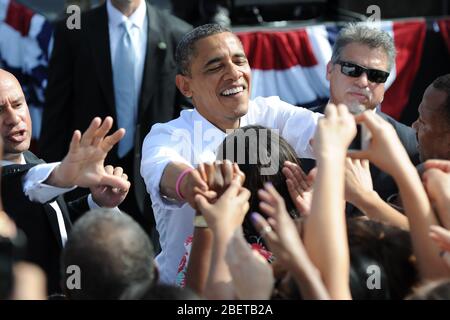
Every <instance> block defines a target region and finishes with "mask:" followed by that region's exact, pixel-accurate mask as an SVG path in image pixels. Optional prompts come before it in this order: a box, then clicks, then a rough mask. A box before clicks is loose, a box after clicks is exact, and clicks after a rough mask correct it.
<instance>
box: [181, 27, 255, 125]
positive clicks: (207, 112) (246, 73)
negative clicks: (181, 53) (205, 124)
mask: <svg viewBox="0 0 450 320" xmlns="http://www.w3.org/2000/svg"><path fill="white" fill-rule="evenodd" d="M250 81H251V71H250V66H249V64H248V61H247V57H246V56H245V53H244V49H243V48H242V45H241V42H240V41H239V39H238V38H237V37H236V36H235V35H234V34H232V33H230V32H223V33H218V34H215V35H212V36H208V37H206V38H203V39H200V40H198V41H197V42H196V44H195V54H194V56H193V57H192V59H191V64H190V75H180V74H179V75H177V78H176V82H177V87H178V89H180V91H181V92H182V93H183V94H184V95H185V96H187V97H192V101H193V104H194V106H195V108H196V109H197V110H198V112H199V113H200V114H201V115H202V116H203V117H205V118H206V119H207V120H208V121H209V122H211V123H212V124H214V125H215V126H216V127H218V128H219V129H221V130H223V131H225V130H226V129H233V128H237V127H239V119H240V118H241V117H242V116H243V115H245V114H246V113H247V110H248V103H249V97H250Z"/></svg>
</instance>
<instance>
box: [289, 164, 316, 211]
mask: <svg viewBox="0 0 450 320" xmlns="http://www.w3.org/2000/svg"><path fill="white" fill-rule="evenodd" d="M282 172H283V174H284V176H285V177H286V185H287V187H288V191H289V195H290V196H291V199H292V202H293V203H294V205H295V207H296V208H297V211H298V212H299V213H300V215H308V214H309V212H310V209H311V200H312V194H313V189H312V183H313V181H314V176H315V173H316V172H317V170H315V169H313V170H311V172H310V173H309V174H308V176H307V175H306V174H305V173H304V172H303V170H302V169H301V168H300V166H299V165H298V164H295V163H292V162H290V161H286V162H285V163H284V167H283V169H282Z"/></svg>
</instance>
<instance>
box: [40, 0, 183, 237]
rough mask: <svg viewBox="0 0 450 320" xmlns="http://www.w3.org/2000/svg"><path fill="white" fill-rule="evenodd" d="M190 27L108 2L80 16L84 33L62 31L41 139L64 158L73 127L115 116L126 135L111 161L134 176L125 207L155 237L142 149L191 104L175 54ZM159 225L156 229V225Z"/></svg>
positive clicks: (49, 156) (140, 4)
mask: <svg viewBox="0 0 450 320" xmlns="http://www.w3.org/2000/svg"><path fill="white" fill-rule="evenodd" d="M190 29H191V26H190V25H188V24H187V23H185V22H183V21H182V20H180V19H178V18H176V17H174V16H172V15H170V14H168V13H166V12H163V11H159V10H158V9H156V8H154V7H153V6H151V5H149V4H148V3H147V2H146V1H145V0H126V1H125V0H107V1H106V3H104V4H103V5H101V6H100V7H98V8H95V9H92V10H89V11H87V12H85V13H83V14H82V16H81V28H80V29H79V30H77V29H73V30H69V29H68V28H67V27H66V22H65V21H63V22H62V23H60V24H59V25H57V27H56V29H55V33H54V49H53V53H52V57H51V60H50V66H49V77H48V86H47V92H46V103H45V108H44V114H43V121H42V132H41V136H40V141H39V150H40V155H41V156H42V157H43V158H44V159H45V160H46V161H56V160H58V159H61V158H62V156H63V155H64V154H65V152H66V151H67V146H68V142H69V141H70V136H71V133H72V131H73V130H74V129H76V128H79V129H80V130H85V129H86V128H87V127H88V125H89V122H90V119H92V118H93V117H95V116H99V117H102V118H103V117H106V116H112V117H113V119H114V120H115V123H117V125H118V126H120V127H123V128H125V129H126V131H127V134H126V136H125V137H124V139H123V140H122V141H121V142H120V143H119V145H118V147H115V148H114V150H113V152H111V153H110V154H109V155H108V158H107V162H108V163H110V164H112V165H114V166H121V167H123V168H124V170H125V171H126V172H129V174H130V181H131V184H132V187H131V194H132V196H130V197H128V198H127V199H126V200H125V201H124V203H123V204H122V205H121V209H122V210H124V211H125V212H127V213H129V214H130V215H131V216H133V218H135V219H136V220H137V221H138V222H139V223H140V224H141V226H142V227H143V228H144V229H145V230H146V231H147V232H148V233H150V232H151V231H150V227H151V225H152V224H154V221H153V213H152V211H151V204H150V198H149V196H148V194H147V192H146V190H145V184H144V182H143V180H142V178H141V176H140V172H139V170H140V169H139V168H140V161H141V148H142V142H143V139H144V137H145V135H146V134H147V133H148V132H149V131H150V128H151V126H152V125H153V124H154V123H159V122H166V121H169V120H171V119H173V118H174V117H175V116H178V114H179V111H180V110H181V109H180V107H181V106H182V105H189V103H188V102H187V100H184V98H183V97H182V96H181V94H180V93H179V92H178V91H177V90H176V86H175V75H176V68H175V62H174V52H175V48H176V45H177V43H178V40H179V39H180V38H181V36H182V35H184V34H185V33H186V32H187V31H189V30H190ZM152 222H153V223H152Z"/></svg>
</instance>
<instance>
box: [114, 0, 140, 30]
mask: <svg viewBox="0 0 450 320" xmlns="http://www.w3.org/2000/svg"><path fill="white" fill-rule="evenodd" d="M145 3H146V2H145V0H141V3H140V4H139V6H138V7H137V9H136V11H134V12H133V14H132V15H131V16H129V17H126V16H125V15H124V14H123V13H122V12H120V11H119V10H117V9H116V8H115V7H114V6H113V5H112V3H111V0H108V1H107V2H106V11H107V13H108V22H109V24H110V25H111V26H112V27H118V26H119V25H120V24H121V23H122V22H123V21H127V20H128V21H130V22H131V23H132V25H133V26H135V27H138V28H139V29H142V28H143V27H144V22H145V17H146V16H147V5H146V4H145Z"/></svg>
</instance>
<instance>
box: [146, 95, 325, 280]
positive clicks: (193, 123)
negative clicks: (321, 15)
mask: <svg viewBox="0 0 450 320" xmlns="http://www.w3.org/2000/svg"><path fill="white" fill-rule="evenodd" d="M320 116H321V115H320V114H318V113H313V112H311V111H309V110H307V109H304V108H300V107H296V106H293V105H290V104H288V103H286V102H283V101H281V100H280V99H279V98H278V97H269V98H262V97H259V98H256V99H255V100H253V101H250V103H249V109H248V113H247V114H246V115H245V116H243V117H242V118H241V121H240V126H241V127H243V126H247V125H262V126H264V127H267V128H270V129H278V130H279V134H280V135H281V136H283V138H285V139H286V140H287V141H288V142H289V143H290V144H291V145H292V146H293V147H294V149H295V151H296V152H297V155H298V156H299V157H303V158H313V153H312V147H311V145H310V140H311V138H312V137H313V136H314V133H315V128H316V124H317V120H318V119H319V117H320ZM225 137H226V133H225V132H223V131H221V130H220V129H218V128H217V127H215V126H214V125H213V124H211V123H210V122H209V121H208V120H206V119H205V118H204V117H203V116H202V115H201V114H200V113H199V112H198V111H197V110H196V109H191V110H183V111H182V112H181V114H180V117H179V118H177V119H175V120H172V121H170V122H167V123H162V124H161V123H159V124H155V125H154V126H153V127H152V129H151V131H150V133H149V134H148V135H147V136H146V138H145V140H144V144H143V148H142V162H141V175H142V177H143V178H144V181H145V184H146V186H147V192H148V193H149V194H150V197H151V200H152V207H153V212H154V215H155V220H156V227H157V230H158V232H159V235H160V243H161V249H162V251H161V253H160V254H159V255H158V256H157V257H156V262H157V263H158V266H159V271H160V280H161V282H163V283H170V284H173V283H175V280H176V274H177V267H178V265H179V262H180V259H181V257H182V256H183V254H184V251H185V248H184V245H183V243H184V240H185V239H186V238H187V237H188V236H190V235H192V234H193V219H194V215H195V212H194V210H193V209H192V208H191V207H190V206H189V204H187V203H175V202H169V201H167V200H165V199H164V198H162V197H161V194H160V190H159V184H160V181H161V177H162V174H163V171H164V169H165V167H166V166H167V164H169V163H170V162H181V163H186V164H187V165H190V166H192V167H195V166H196V165H198V164H199V163H200V162H212V161H214V160H215V159H216V153H217V148H218V147H219V145H220V144H221V143H222V141H223V139H224V138H225Z"/></svg>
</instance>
